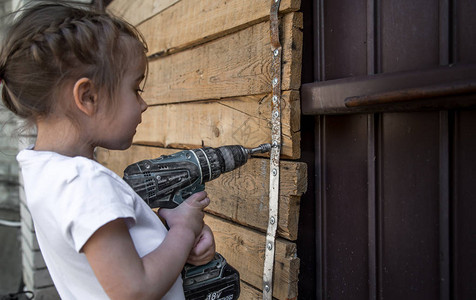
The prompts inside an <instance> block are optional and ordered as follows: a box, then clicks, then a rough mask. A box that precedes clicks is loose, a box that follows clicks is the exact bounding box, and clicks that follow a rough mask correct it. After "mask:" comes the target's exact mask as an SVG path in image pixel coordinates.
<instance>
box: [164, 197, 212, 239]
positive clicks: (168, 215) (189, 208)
mask: <svg viewBox="0 0 476 300" xmlns="http://www.w3.org/2000/svg"><path fill="white" fill-rule="evenodd" d="M209 203H210V199H209V198H208V197H207V193H206V192H204V191H203V192H198V193H195V194H193V195H192V196H190V197H189V198H188V199H187V200H185V201H184V202H183V203H182V204H180V205H179V206H177V207H176V208H174V209H164V208H162V209H159V212H158V214H159V216H160V217H162V218H164V219H165V221H166V222H167V225H168V226H169V228H170V230H172V229H173V228H174V227H178V228H181V229H190V230H192V231H193V233H194V236H195V238H196V237H198V236H199V235H200V233H201V232H202V228H203V216H204V213H203V209H204V208H205V207H207V206H208V204H209Z"/></svg>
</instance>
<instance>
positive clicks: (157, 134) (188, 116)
mask: <svg viewBox="0 0 476 300" xmlns="http://www.w3.org/2000/svg"><path fill="white" fill-rule="evenodd" d="M299 116H300V101H299V92H297V91H291V92H284V93H283V96H282V101H281V124H282V126H281V127H282V148H281V153H282V155H283V157H287V158H299V156H300V154H301V152H300V138H301V136H300V123H299V120H300V118H299ZM270 123H271V95H255V96H244V97H235V98H228V99H222V100H219V101H218V100H214V101H200V102H193V103H177V104H167V105H157V106H151V107H149V108H148V109H147V110H146V111H145V113H144V114H143V115H142V124H141V125H139V127H138V129H137V134H136V136H135V137H134V142H135V143H138V144H146V145H154V146H161V147H178V148H197V147H201V146H202V145H206V146H211V147H217V146H222V145H227V144H228V145H229V144H240V145H243V146H245V147H256V146H258V145H260V144H263V143H269V142H270V139H271V128H270V126H271V125H270Z"/></svg>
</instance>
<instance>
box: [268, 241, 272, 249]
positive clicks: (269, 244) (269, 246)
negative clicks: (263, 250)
mask: <svg viewBox="0 0 476 300" xmlns="http://www.w3.org/2000/svg"><path fill="white" fill-rule="evenodd" d="M271 249H273V244H272V243H271V242H269V243H268V250H271Z"/></svg>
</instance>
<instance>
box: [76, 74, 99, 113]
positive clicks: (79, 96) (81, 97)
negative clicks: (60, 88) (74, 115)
mask: <svg viewBox="0 0 476 300" xmlns="http://www.w3.org/2000/svg"><path fill="white" fill-rule="evenodd" d="M73 97H74V103H75V104H76V107H77V108H79V110H81V111H82V112H83V113H85V114H86V115H87V116H89V117H91V116H93V115H94V114H95V113H96V111H97V106H98V93H97V91H96V89H95V88H94V84H93V82H92V81H91V79H89V78H86V77H83V78H80V79H78V81H76V82H75V84H74V86H73Z"/></svg>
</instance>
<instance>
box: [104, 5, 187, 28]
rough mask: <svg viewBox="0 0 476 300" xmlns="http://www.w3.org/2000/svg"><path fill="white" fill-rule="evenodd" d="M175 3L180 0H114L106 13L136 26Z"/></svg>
mask: <svg viewBox="0 0 476 300" xmlns="http://www.w3.org/2000/svg"><path fill="white" fill-rule="evenodd" d="M177 2H180V0H141V1H130V0H114V1H112V2H111V3H110V4H109V5H108V6H107V11H108V12H109V13H111V14H113V15H115V16H118V17H121V18H122V19H124V20H126V21H127V22H129V23H131V24H132V25H136V26H137V25H138V24H140V23H142V22H144V21H146V20H147V19H149V18H151V17H153V16H154V15H157V14H159V13H160V12H162V11H163V10H165V9H167V8H169V7H171V6H172V5H174V4H175V3H177Z"/></svg>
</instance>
